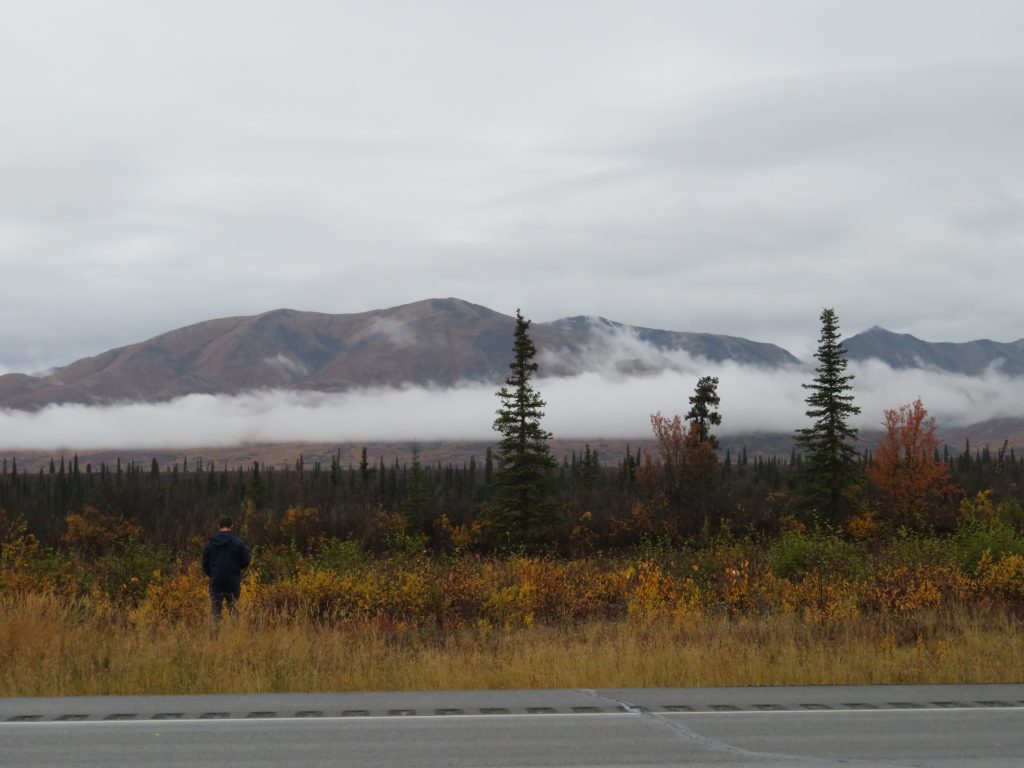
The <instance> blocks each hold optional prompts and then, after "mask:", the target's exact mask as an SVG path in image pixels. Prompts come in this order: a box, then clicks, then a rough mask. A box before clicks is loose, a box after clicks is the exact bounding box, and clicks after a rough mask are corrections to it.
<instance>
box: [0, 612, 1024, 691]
mask: <svg viewBox="0 0 1024 768" xmlns="http://www.w3.org/2000/svg"><path fill="white" fill-rule="evenodd" d="M1021 629H1022V626H1021V621H1020V620H1019V619H1018V618H1016V617H1014V616H1013V615H1012V614H1011V613H1010V612H1008V611H1006V610H1004V609H991V608H989V609H972V608H968V607H966V606H960V607H958V608H956V609H952V610H951V609H931V610H927V611H923V612H920V613H918V614H917V615H915V616H914V617H913V618H909V619H905V620H903V621H902V622H901V623H900V624H892V623H887V622H885V621H882V620H880V619H879V618H878V617H863V616H860V617H854V618H850V619H845V620H842V621H840V622H838V623H837V624H835V625H833V626H830V627H822V626H820V625H816V624H808V623H807V622H805V621H804V620H803V619H801V617H799V616H798V615H795V614H780V615H775V616H769V617H753V616H740V617H732V618H729V617H724V616H717V617H716V616H708V615H700V616H691V617H690V618H689V619H687V620H686V621H685V622H682V623H680V622H679V621H676V620H672V619H668V618H658V619H654V620H639V619H630V618H619V619H609V620H587V621H584V622H580V623H576V624H571V625H569V624H566V625H563V626H538V625H534V626H532V627H527V626H517V627H501V628H496V627H493V626H490V625H487V624H481V625H479V626H476V627H463V628H459V629H454V630H439V629H437V628H429V629H424V628H415V627H402V626H386V625H382V624H380V623H367V624H360V623H345V624H339V625H322V624H317V623H310V622H295V621H282V620H280V617H269V616H262V617H261V616H258V615H252V613H248V614H244V613H243V615H242V617H241V618H239V619H238V620H232V621H225V622H224V623H223V624H222V626H221V628H220V630H219V631H217V632H214V631H212V630H211V629H210V628H209V626H206V625H197V624H196V623H195V622H179V623H172V624H163V625H161V626H152V627H142V626H137V625H133V624H131V623H126V622H123V621H119V620H117V619H116V618H114V617H111V616H109V615H108V616H101V615H98V614H96V613H93V612H91V611H89V610H88V609H86V607H85V606H83V605H82V604H81V602H80V601H75V600H64V599H61V598H58V597H55V596H52V595H50V596H44V595H32V596H26V597H22V598H11V597H9V596H8V597H6V598H4V599H3V600H2V601H0V660H2V665H0V695H3V696H57V695H101V694H144V693H147V694H156V693H167V694H170V693H226V692H254V693H256V692H270V691H344V690H432V689H474V688H512V689H515V688H565V687H570V688H571V687H636V686H655V687H672V686H687V687H688V686H728V685H797V684H800V685H804V684H806V685H830V684H869V683H959V682H1020V681H1021V679H1022V675H1024V633H1022V631H1021Z"/></svg>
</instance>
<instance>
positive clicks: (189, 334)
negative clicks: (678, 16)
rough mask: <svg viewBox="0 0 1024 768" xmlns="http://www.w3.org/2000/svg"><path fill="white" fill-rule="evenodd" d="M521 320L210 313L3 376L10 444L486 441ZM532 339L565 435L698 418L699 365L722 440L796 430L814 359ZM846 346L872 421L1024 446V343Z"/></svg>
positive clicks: (866, 421)
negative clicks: (906, 414)
mask: <svg viewBox="0 0 1024 768" xmlns="http://www.w3.org/2000/svg"><path fill="white" fill-rule="evenodd" d="M514 322H515V318H513V317H511V316H508V315H504V314H500V313H498V312H494V311H492V310H490V309H487V308H486V307H482V306H479V305H476V304H471V303H468V302H465V301H461V300H459V299H453V298H449V299H430V300H426V301H419V302H415V303H412V304H406V305H403V306H399V307H393V308H390V309H383V310H378V311H373V312H364V313H359V314H340V315H330V314H322V313H314V312H300V311H296V310H289V309H280V310H275V311H272V312H267V313H265V314H261V315H254V316H248V317H230V318H222V319H217V320H210V321H208V322H203V323H198V324H195V325H191V326H188V327H185V328H180V329H178V330H174V331H170V332H168V333H164V334H161V335H159V336H156V337H154V338H152V339H149V340H148V341H142V342H139V343H137V344H132V345H129V346H126V347H121V348H118V349H112V350H109V351H107V352H103V353H101V354H98V355H96V356H95V357H90V358H85V359H82V360H78V361H76V362H73V363H71V364H69V365H67V366H65V367H62V368H58V369H56V370H54V371H50V372H47V373H45V374H40V375H28V374H9V375H6V376H0V447H5V448H6V447H10V448H38V449H47V448H54V447H66V446H75V447H78V446H84V447H103V446H107V447H118V448H127V447H131V446H136V447H170V446H201V445H207V446H209V445H236V444H240V443H244V442H286V441H327V442H330V441H355V440H394V441H405V440H412V439H419V440H446V439H463V440H470V439H471V440H488V439H491V438H492V437H493V433H492V432H491V429H490V427H491V422H492V421H493V418H494V409H495V407H496V401H495V398H494V392H495V389H496V385H497V384H499V383H500V382H501V381H502V380H503V379H504V377H505V376H506V374H507V371H508V364H509V362H510V360H511V357H512V332H513V327H514ZM531 335H532V337H533V339H534V341H535V343H536V345H537V348H538V355H537V361H538V363H539V364H540V371H539V376H540V388H541V392H542V395H543V396H544V398H545V399H546V400H547V402H548V407H547V416H546V418H545V426H546V428H548V429H549V430H551V431H552V432H554V434H555V435H556V437H563V438H581V437H582V438H587V437H597V436H604V437H608V438H627V439H628V438H634V437H646V436H649V424H648V419H649V415H650V414H651V413H653V412H655V411H662V412H664V413H685V411H686V409H687V407H688V403H687V397H688V396H689V395H690V394H691V393H692V391H693V386H694V384H695V383H696V380H697V378H698V377H699V376H703V375H715V376H719V377H720V381H721V383H720V387H719V393H720V395H721V397H722V413H723V416H724V418H725V422H724V423H723V425H722V427H721V429H720V431H719V433H720V434H721V435H722V436H724V437H728V436H729V435H733V436H736V435H743V434H751V433H762V434H767V433H774V434H783V435H785V434H789V435H792V432H793V430H794V429H796V428H799V427H800V426H803V424H804V422H805V420H806V419H805V416H804V411H805V410H806V404H805V402H804V400H805V397H806V390H804V389H803V388H802V386H801V385H802V384H803V383H806V382H808V381H810V379H811V378H812V376H813V371H812V368H813V365H812V363H813V362H814V361H813V360H812V361H800V360H798V359H797V358H796V357H794V356H793V355H792V354H790V353H789V352H787V351H786V350H784V349H782V348H781V347H778V346H776V345H774V344H767V343H763V342H757V341H751V340H748V339H743V338H738V337H734V336H723V335H717V334H713V333H691V332H679V331H667V330H658V329H652V328H637V327H631V326H627V325H623V324H621V323H616V322H613V321H610V320H606V319H603V318H591V317H570V318H565V319H562V320H557V321H554V322H549V323H535V324H533V325H532V326H531ZM844 346H845V347H846V348H847V350H848V357H849V359H850V361H851V372H853V373H855V375H856V381H855V386H854V390H855V395H856V401H857V404H858V405H860V406H861V407H862V414H861V416H860V417H859V418H858V424H857V425H858V426H859V427H861V428H864V429H868V430H874V429H877V428H878V426H879V423H880V421H881V418H882V412H883V410H884V409H886V408H896V407H899V406H900V405H902V404H905V403H909V402H911V401H913V400H914V399H915V398H917V397H921V398H922V400H923V401H924V403H925V405H926V407H928V409H929V410H930V411H931V412H932V414H933V415H935V416H936V417H937V418H938V419H939V423H940V427H941V428H943V429H945V430H952V429H956V428H960V427H965V426H968V425H976V424H981V423H985V424H988V425H989V426H991V427H992V429H987V431H983V434H984V435H985V439H992V440H998V441H1000V442H1001V439H1002V437H1001V436H1006V437H1008V438H1011V439H1013V440H1014V441H1015V442H1019V443H1024V421H1022V418H1024V402H1022V398H1021V397H1020V396H1019V390H1020V382H1021V379H1020V378H1019V377H1020V376H1021V374H1024V340H1021V341H1017V342H1012V343H997V342H993V341H975V342H970V343H965V344H948V343H932V342H925V341H921V340H919V339H916V338H914V337H912V336H907V335H900V334H896V333H891V332H889V331H886V330H884V329H881V328H872V329H870V330H868V331H866V332H864V333H861V334H857V335H854V336H852V337H850V338H848V339H847V340H845V341H844ZM975 433H977V430H975Z"/></svg>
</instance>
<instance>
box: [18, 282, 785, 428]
mask: <svg viewBox="0 0 1024 768" xmlns="http://www.w3.org/2000/svg"><path fill="white" fill-rule="evenodd" d="M514 322H515V319H514V318H513V317H510V316H508V315H503V314H500V313H498V312H494V311H493V310H490V309H487V308H486V307H482V306H479V305H476V304H471V303H468V302H465V301H461V300H459V299H452V298H449V299H429V300H426V301H419V302H415V303H413V304H406V305H403V306H399V307H393V308H390V309H383V310H376V311H372V312H362V313H357V314H341V315H331V314H323V313H318V312H300V311H296V310H291V309H279V310H275V311H272V312H267V313H265V314H261V315H254V316H249V317H229V318H222V319H218V320H210V321H207V322H203V323H197V324H195V325H190V326H188V327H185V328H180V329H178V330H174V331H170V332H169V333H165V334H162V335H160V336H156V337H154V338H152V339H149V340H148V341H143V342H140V343H138V344H132V345H129V346H126V347H120V348H118V349H112V350H110V351H108V352H104V353H102V354H99V355H96V356H95V357H89V358H85V359H82V360H78V361H76V362H74V363H71V364H70V365H68V366H65V367H63V368H59V369H57V370H56V371H54V372H52V373H50V374H49V375H45V376H38V377H34V376H26V375H24V374H9V375H6V376H0V406H4V407H8V408H19V409H26V410H34V409H37V408H40V407H43V406H45V405H48V404H51V403H90V404H96V403H111V402H125V401H159V400H168V399H172V398H175V397H180V396H183V395H187V394H193V393H215V394H216V393H223V394H238V393H241V392H244V391H248V390H255V389H304V390H313V391H322V392H336V391H342V390H346V389H350V388H353V387H375V386H401V385H403V384H435V385H440V386H445V385H452V384H455V383H457V382H460V381H467V380H469V381H489V382H497V381H500V380H501V379H502V378H503V377H504V376H505V374H506V372H507V370H508V363H509V361H510V359H511V353H512V329H513V326H514ZM531 330H532V336H533V339H534V342H535V343H536V345H537V348H538V351H539V355H538V359H539V360H540V362H541V365H542V370H541V373H542V375H543V374H546V375H567V374H575V373H582V372H584V371H586V370H590V369H593V368H595V367H599V368H600V367H603V368H607V367H608V366H609V365H612V366H614V367H615V368H617V369H619V370H622V371H629V372H643V371H650V370H660V369H664V368H670V367H673V366H674V365H676V364H677V363H676V362H674V361H673V359H672V357H671V353H672V352H673V351H683V352H687V353H689V354H690V355H694V356H699V357H703V358H706V359H708V360H713V361H720V360H734V361H736V362H740V363H745V364H752V365H760V366H766V367H777V366H780V365H789V364H796V363H797V362H798V361H797V360H796V358H794V357H793V356H792V355H790V354H789V353H788V352H786V351H785V350H783V349H782V348H781V347H778V346H775V345H773V344H763V343H758V342H753V341H748V340H746V339H739V338H736V337H729V336H720V335H715V334H703V333H677V332H671V331H660V330H654V329H645V328H631V327H628V326H623V325H621V324H618V323H612V322H609V321H607V320H603V319H590V318H579V317H577V318H569V319H566V320H559V321H556V322H553V323H538V324H535V325H534V326H532V329H531ZM666 355H667V356H666Z"/></svg>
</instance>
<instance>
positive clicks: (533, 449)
mask: <svg viewBox="0 0 1024 768" xmlns="http://www.w3.org/2000/svg"><path fill="white" fill-rule="evenodd" d="M821 322H822V330H821V336H820V338H819V343H818V348H817V352H816V353H815V358H816V360H817V366H816V368H815V373H814V378H813V379H812V380H811V381H810V382H809V383H807V384H805V385H804V386H805V387H806V389H807V392H808V395H807V398H806V402H807V417H808V419H809V421H810V424H809V426H807V427H805V428H803V429H801V430H799V431H798V432H797V434H796V435H795V443H794V451H793V453H792V455H791V456H789V457H775V456H767V457H766V456H753V457H748V456H747V454H746V451H745V450H743V451H741V452H740V454H739V455H737V456H733V455H732V454H731V453H730V452H725V453H724V455H723V452H722V451H721V450H719V449H718V441H717V438H716V437H715V434H714V429H715V428H716V427H718V426H720V425H721V423H722V419H723V417H722V414H721V412H720V410H719V409H720V407H721V399H720V397H719V395H718V391H717V388H718V379H717V378H716V377H714V376H711V375H706V376H701V377H700V378H699V379H698V381H697V382H696V385H695V387H694V391H693V393H692V394H691V395H690V396H689V398H688V402H689V406H690V407H689V410H688V411H687V412H686V413H685V414H684V415H682V416H680V415H673V416H665V415H662V414H661V413H655V414H652V415H651V419H650V421H651V429H652V433H653V436H654V446H655V447H654V449H653V450H643V451H642V450H640V449H636V450H631V449H627V452H626V455H625V456H624V457H623V459H622V460H620V461H618V462H616V463H615V464H606V463H604V462H602V461H601V458H600V457H599V456H598V454H597V453H596V452H595V451H592V450H591V449H590V448H589V447H588V448H585V449H584V450H583V451H582V452H572V453H571V454H570V455H566V456H563V457H562V458H561V459H556V457H554V456H553V455H552V453H551V449H550V439H551V437H552V436H551V434H550V433H549V432H547V431H546V430H545V429H544V428H543V421H542V420H543V416H544V408H545V403H544V400H543V398H542V396H541V394H540V393H539V392H538V391H537V389H536V387H535V382H534V377H535V374H536V373H537V370H538V366H537V363H536V362H535V359H534V358H535V355H536V348H535V347H534V345H533V342H532V340H531V338H530V335H529V328H530V321H529V320H526V319H525V318H524V317H523V316H522V314H521V313H520V312H518V311H517V314H516V326H515V331H514V338H513V359H512V362H511V364H510V372H509V375H508V377H507V379H506V381H505V383H504V385H503V386H502V387H501V388H500V389H499V390H498V391H497V393H496V397H497V399H498V404H499V405H498V409H497V412H496V417H495V420H494V424H493V427H494V430H495V431H496V432H497V434H498V435H499V436H500V442H499V443H498V445H497V450H496V451H494V452H492V451H491V449H488V450H487V452H486V454H485V455H484V456H483V457H481V460H480V461H478V460H477V459H476V458H475V457H473V458H471V459H469V460H468V461H465V462H462V463H458V464H455V463H448V464H444V465H442V464H427V463H424V462H422V461H421V459H420V452H419V449H418V448H417V447H416V446H413V449H412V456H411V459H410V460H409V461H407V462H403V463H399V462H398V460H397V459H395V460H392V461H391V462H385V460H384V458H383V457H378V458H377V459H376V460H375V461H373V460H370V458H369V457H368V456H367V452H366V449H365V448H364V449H363V451H362V455H361V459H360V461H359V463H358V464H357V465H345V466H343V465H342V461H341V457H340V453H339V454H338V455H335V456H332V457H331V458H330V461H329V462H321V461H314V462H312V463H311V464H307V462H306V461H305V460H304V459H303V458H302V457H298V458H297V459H296V460H295V462H294V464H292V465H289V466H283V467H273V466H268V465H265V464H261V463H258V462H256V463H253V464H251V465H249V466H242V467H236V468H233V469H228V468H226V467H221V468H220V469H218V468H216V467H214V466H213V465H212V464H204V463H202V462H199V463H194V464H192V465H188V464H184V465H181V466H179V465H178V464H174V465H172V466H170V467H167V466H160V465H159V464H158V463H157V462H156V460H155V459H154V460H153V461H152V462H150V463H148V464H139V463H134V462H126V463H122V462H121V461H120V460H118V461H116V462H114V463H112V464H107V463H101V464H99V465H98V466H96V467H94V466H92V465H89V466H86V467H82V466H80V465H79V462H78V460H77V458H75V457H73V458H72V459H71V460H70V461H65V460H64V459H63V458H61V459H60V461H59V463H58V462H56V461H54V462H51V464H50V466H49V467H48V468H43V469H40V470H39V471H38V472H35V473H29V472H27V471H25V470H23V469H19V468H18V466H17V459H16V458H11V459H10V461H8V460H6V459H4V460H3V461H2V463H0V526H2V525H13V524H14V522H12V521H21V522H23V523H24V524H25V525H27V526H28V528H29V529H30V530H31V531H32V532H33V533H34V534H35V535H36V536H38V537H39V539H40V540H41V541H43V542H44V543H47V544H50V545H54V544H57V543H59V542H60V541H62V538H66V537H67V536H68V535H69V526H70V525H71V523H73V525H74V526H75V531H74V533H75V536H76V537H77V538H78V540H82V539H83V537H84V538H85V539H88V536H89V535H94V536H99V535H100V533H99V532H102V531H105V532H106V533H105V534H104V535H111V534H110V531H116V530H118V524H119V522H118V521H121V522H124V523H125V524H127V523H128V522H130V523H131V525H132V526H134V528H133V535H137V536H139V537H141V538H142V540H143V541H145V542H147V543H148V544H150V545H152V546H160V547H165V548H169V549H171V550H185V549H187V548H189V547H193V546H194V545H195V541H196V537H197V536H201V535H202V533H204V532H205V531H207V530H208V528H209V526H210V523H211V521H212V520H215V519H216V518H217V517H219V516H220V515H222V514H225V513H227V514H233V515H235V516H236V517H237V518H238V519H239V521H240V525H241V528H242V530H243V531H244V533H245V534H246V535H247V536H248V537H250V538H251V539H253V541H254V542H255V543H257V544H267V545H276V544H282V543H292V544H294V545H295V546H296V547H300V548H301V547H306V546H309V545H310V543H311V542H312V541H313V540H314V539H316V537H318V536H319V537H324V536H326V537H333V538H339V539H345V538H350V539H355V540H357V541H359V542H360V544H362V545H363V546H365V547H367V548H370V549H388V548H392V549H393V548H403V547H405V548H409V547H413V548H421V549H425V548H430V549H435V550H444V551H450V550H455V549H459V550H463V549H473V550H479V551H513V552H559V553H573V554H578V553H585V552H593V551H609V550H614V549H620V548H626V547H632V546H636V545H638V544H642V543H644V542H652V541H670V542H674V543H678V542H681V541H685V540H687V539H691V538H694V537H700V536H705V535H708V534H713V533H716V532H718V531H720V530H722V529H723V528H728V529H731V530H750V531H755V532H761V533H765V534H769V535H770V534H773V533H775V532H777V531H778V530H780V529H781V528H785V527H787V526H792V525H794V524H800V525H819V526H828V527H831V528H833V529H835V530H842V531H850V532H852V533H853V534H855V535H861V536H863V535H881V534H882V533H884V532H893V533H895V532H898V531H900V530H937V531H943V530H952V529H953V528H955V527H956V526H958V525H961V524H963V523H964V522H965V520H967V519H968V518H978V517H982V518H986V519H988V520H989V521H991V520H994V519H999V520H1003V521H1007V524H1012V525H1016V526H1018V527H1019V526H1021V524H1022V523H1024V513H1021V501H1022V500H1024V494H1022V490H1021V479H1022V477H1024V460H1022V459H1020V458H1018V457H1017V456H1016V455H1015V453H1014V452H1013V450H1012V449H1008V448H1006V447H1005V446H1004V447H1003V448H1002V449H1000V450H998V451H994V452H993V451H991V450H990V449H989V448H987V447H986V448H983V449H981V450H972V449H971V448H970V446H965V448H964V449H963V450H961V451H950V449H949V448H948V447H947V446H944V445H941V444H940V443H939V441H938V439H937V437H936V428H935V421H934V419H932V418H931V417H930V416H929V415H928V412H927V409H926V408H925V407H924V405H923V404H922V403H921V402H920V401H916V402H914V403H911V404H906V405H903V406H899V407H896V408H894V409H892V410H887V411H886V412H885V414H884V426H885V432H884V434H883V437H882V440H881V441H880V443H879V444H878V445H877V446H876V447H875V448H874V449H872V450H868V451H862V450H858V448H857V447H856V444H857V442H856V441H857V431H856V429H855V428H853V427H852V426H851V425H850V419H851V418H852V417H853V416H855V415H857V414H858V413H859V408H858V407H857V406H856V405H855V403H854V392H853V384H852V382H853V380H854V377H853V376H852V375H851V374H849V373H848V372H847V370H846V368H847V364H846V357H845V350H844V349H843V347H842V345H841V343H840V342H839V326H838V318H837V316H836V313H835V312H834V310H832V309H825V310H824V311H823V312H822V314H821ZM5 521H7V522H6V523H5ZM69 521H71V522H69ZM90 531H92V534H90ZM0 534H2V531H0Z"/></svg>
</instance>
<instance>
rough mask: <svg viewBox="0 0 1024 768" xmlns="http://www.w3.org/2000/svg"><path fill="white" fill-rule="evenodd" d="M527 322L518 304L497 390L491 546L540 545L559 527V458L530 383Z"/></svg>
mask: <svg viewBox="0 0 1024 768" xmlns="http://www.w3.org/2000/svg"><path fill="white" fill-rule="evenodd" d="M529 328H530V321H529V320H524V319H523V316H522V314H521V313H520V311H519V310H516V327H515V343H514V353H515V357H514V359H513V361H512V363H511V364H510V366H509V367H510V368H511V370H512V372H511V374H509V376H508V378H506V379H505V386H503V387H502V388H501V389H499V390H498V392H497V393H496V394H497V396H498V398H499V399H500V400H501V406H500V407H499V408H498V411H497V418H496V419H495V420H494V430H495V431H496V432H499V433H500V434H501V443H500V444H499V447H498V467H497V470H496V471H495V473H494V488H493V491H492V494H491V500H490V504H489V505H488V509H487V522H488V528H489V532H490V538H491V541H492V543H493V544H494V545H495V546H497V547H499V548H501V549H513V550H515V549H518V550H525V551H538V550H542V549H545V548H547V547H548V546H549V545H550V542H551V539H552V536H553V535H554V533H555V531H556V530H557V527H558V514H557V506H556V504H555V503H554V499H553V490H552V474H553V471H554V470H555V468H556V467H557V462H556V461H555V459H554V457H553V456H552V455H551V450H550V447H549V446H548V440H550V439H551V434H550V433H549V432H547V431H546V430H544V429H543V428H542V427H541V423H540V420H541V417H543V415H544V410H543V409H544V405H545V403H544V401H543V400H542V399H541V396H540V393H538V392H537V391H536V390H535V389H534V388H533V385H532V383H531V381H532V379H533V376H534V374H535V373H536V372H537V363H536V362H534V357H535V356H536V354H537V349H536V347H535V346H534V344H533V341H532V340H531V339H530V335H529V333H528V331H529Z"/></svg>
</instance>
